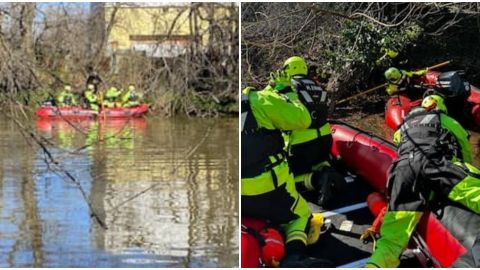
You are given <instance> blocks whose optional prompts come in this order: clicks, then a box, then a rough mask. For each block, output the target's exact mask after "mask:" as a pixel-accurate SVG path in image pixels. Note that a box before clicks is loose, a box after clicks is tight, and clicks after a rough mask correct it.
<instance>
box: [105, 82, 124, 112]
mask: <svg viewBox="0 0 480 270" xmlns="http://www.w3.org/2000/svg"><path fill="white" fill-rule="evenodd" d="M121 94H122V92H121V91H119V90H118V89H117V88H116V87H110V88H109V89H108V90H107V93H105V98H104V100H103V106H105V108H115V107H121V106H120V95H121Z"/></svg>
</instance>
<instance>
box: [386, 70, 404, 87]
mask: <svg viewBox="0 0 480 270" xmlns="http://www.w3.org/2000/svg"><path fill="white" fill-rule="evenodd" d="M384 75H385V79H387V81H389V82H393V83H396V82H398V81H399V80H400V79H401V78H402V72H401V71H400V70H399V69H398V68H395V67H391V68H389V69H387V71H385V74H384Z"/></svg>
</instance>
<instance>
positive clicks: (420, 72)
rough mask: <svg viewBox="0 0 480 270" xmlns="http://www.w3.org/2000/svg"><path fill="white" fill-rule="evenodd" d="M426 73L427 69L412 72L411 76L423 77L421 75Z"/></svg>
mask: <svg viewBox="0 0 480 270" xmlns="http://www.w3.org/2000/svg"><path fill="white" fill-rule="evenodd" d="M427 71H428V68H426V69H420V70H417V71H414V72H413V74H415V75H417V76H423V75H425V74H427Z"/></svg>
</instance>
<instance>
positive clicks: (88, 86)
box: [87, 84, 95, 90]
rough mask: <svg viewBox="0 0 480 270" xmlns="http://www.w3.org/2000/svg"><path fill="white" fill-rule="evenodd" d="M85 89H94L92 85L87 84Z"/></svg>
mask: <svg viewBox="0 0 480 270" xmlns="http://www.w3.org/2000/svg"><path fill="white" fill-rule="evenodd" d="M87 89H89V90H94V89H95V86H94V85H93V84H88V85H87Z"/></svg>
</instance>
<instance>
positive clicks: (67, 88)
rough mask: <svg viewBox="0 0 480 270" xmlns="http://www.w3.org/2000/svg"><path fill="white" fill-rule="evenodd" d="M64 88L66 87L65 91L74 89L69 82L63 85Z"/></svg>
mask: <svg viewBox="0 0 480 270" xmlns="http://www.w3.org/2000/svg"><path fill="white" fill-rule="evenodd" d="M63 89H65V91H69V92H70V91H72V87H71V86H70V85H68V84H66V85H65V86H64V87H63Z"/></svg>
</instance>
